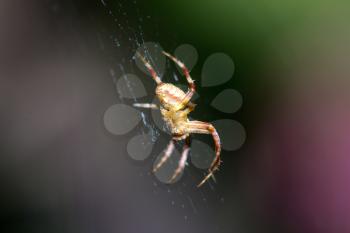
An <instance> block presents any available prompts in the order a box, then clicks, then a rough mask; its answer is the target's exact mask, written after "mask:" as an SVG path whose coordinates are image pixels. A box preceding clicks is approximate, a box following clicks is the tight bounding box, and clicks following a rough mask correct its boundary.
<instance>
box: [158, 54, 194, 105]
mask: <svg viewBox="0 0 350 233" xmlns="http://www.w3.org/2000/svg"><path fill="white" fill-rule="evenodd" d="M163 54H164V55H165V56H167V57H168V58H170V59H171V60H172V61H173V62H175V64H176V65H178V66H179V67H180V68H181V69H182V72H183V73H184V75H185V77H186V79H187V82H188V85H189V90H188V92H187V93H186V96H185V98H184V99H183V100H182V104H183V105H186V104H187V103H188V102H190V100H191V98H192V96H193V95H194V93H195V92H196V85H195V84H194V81H193V79H192V78H191V75H190V72H189V71H188V69H187V67H186V66H185V64H184V63H182V62H181V61H179V60H178V59H177V58H176V57H174V56H172V55H170V54H169V53H167V52H164V51H163Z"/></svg>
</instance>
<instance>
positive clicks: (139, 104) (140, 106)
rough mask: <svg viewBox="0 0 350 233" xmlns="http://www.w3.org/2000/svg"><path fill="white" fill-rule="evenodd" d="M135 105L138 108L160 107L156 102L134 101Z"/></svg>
mask: <svg viewBox="0 0 350 233" xmlns="http://www.w3.org/2000/svg"><path fill="white" fill-rule="evenodd" d="M133 106H134V107H136V108H151V109H159V107H158V106H157V105H156V104H149V103H134V104H133Z"/></svg>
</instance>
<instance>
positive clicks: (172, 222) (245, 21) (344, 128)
mask: <svg viewBox="0 0 350 233" xmlns="http://www.w3.org/2000/svg"><path fill="white" fill-rule="evenodd" d="M349 7H350V3H349V2H348V1H342V0H335V1H322V0H317V1H316V0H304V1H291V0H286V1H283V2H280V1H275V0H268V1H257V0H255V1H243V0H236V1H232V0H217V1H197V0H193V1H184V0H178V1H160V0H152V1H141V0H135V1H128V0H113V1H112V0H100V1H97V0H96V1H95V0H89V1H63V0H62V1H59V0H28V1H20V0H2V1H1V2H0V80H1V85H0V89H1V91H0V106H1V114H0V119H1V121H0V129H1V131H0V132H1V133H0V137H1V142H2V143H1V147H0V174H1V175H0V182H1V183H0V185H1V186H0V187H1V191H0V207H1V210H0V215H1V218H0V219H1V220H0V222H1V225H0V229H1V230H0V231H1V232H26V233H27V232H83V233H85V232H118V233H119V232H121V233H124V232H138V233H141V232H145V233H148V232H152V233H158V232H169V233H171V232H183V233H185V232H190V233H194V232H201V233H202V232H210V233H214V232H215V233H216V232H217V233H221V232H222V233H232V232H240V233H255V232H259V233H260V232H269V233H270V232H285V233H297V232H298V233H299V232H306V233H308V232H310V233H328V232H332V233H333V232H337V233H343V232H344V233H345V232H350V223H349V221H348V219H349V218H350V199H349V196H350V195H349V194H350V184H349V177H350V169H349V167H350V157H349V155H348V154H349V152H350V123H349V117H350V108H349V107H350V106H349V104H350V103H349V102H350V92H349V90H350V83H349V81H350V80H349V75H350V69H349V67H350V44H349V41H350V29H349V22H350V21H349V20H350V8H349ZM147 41H153V42H157V43H160V44H161V46H162V48H164V49H165V50H167V51H170V52H172V51H174V50H175V49H176V48H177V47H178V46H179V45H181V44H191V45H192V46H194V47H195V48H196V50H197V52H198V61H197V63H196V65H195V66H194V68H193V69H192V73H191V74H192V76H193V78H194V79H195V80H198V81H197V82H198V83H200V82H201V81H200V80H201V71H202V70H201V69H202V66H203V64H204V63H205V61H206V59H207V57H209V56H210V55H211V54H213V53H217V52H222V53H225V54H227V55H229V56H230V57H231V59H232V60H233V61H234V66H235V71H234V75H233V78H232V79H230V80H229V81H228V82H226V83H224V84H221V85H216V86H215V87H210V88H209V87H204V86H201V85H199V86H198V93H199V95H200V98H199V99H198V101H196V103H197V104H198V111H196V112H194V113H193V114H192V115H191V117H193V118H194V119H201V120H205V121H214V120H217V119H233V120H235V121H237V122H240V124H242V125H243V126H244V128H245V132H246V138H245V143H244V144H243V146H242V147H240V149H238V150H235V151H223V154H222V158H223V161H224V163H223V165H222V168H221V169H220V171H219V172H218V173H217V174H216V175H215V180H210V181H209V182H208V184H207V185H205V186H204V187H202V188H200V189H198V188H196V185H197V183H198V182H199V181H200V179H201V178H202V177H203V175H204V174H205V170H202V171H200V170H199V169H197V168H196V167H194V166H192V165H191V164H190V163H189V166H187V167H186V170H185V172H184V175H183V177H182V178H181V180H180V181H179V182H177V183H175V184H172V185H167V184H163V183H162V182H159V180H157V179H156V177H155V176H154V175H153V174H151V173H150V171H151V169H152V164H153V162H154V160H155V158H156V156H154V155H158V154H159V153H161V151H162V150H163V149H164V147H165V146H166V145H167V143H168V140H169V139H170V137H169V135H167V134H164V133H162V132H159V133H158V140H157V142H156V143H155V144H156V145H155V147H154V148H153V151H152V155H151V156H150V157H148V158H147V159H145V160H142V161H135V160H132V159H130V157H129V156H128V152H127V145H128V142H129V140H130V138H131V137H132V135H136V134H138V132H140V131H142V130H143V128H144V126H142V125H138V126H137V127H136V128H135V129H133V130H132V131H131V132H129V133H126V134H125V135H122V136H116V135H113V134H111V133H110V132H108V130H106V127H105V122H104V120H103V119H104V116H105V112H106V110H107V109H108V108H109V107H110V106H111V105H113V104H118V103H124V104H132V102H130V101H129V102H128V101H125V100H123V98H121V97H120V95H119V94H118V92H117V91H116V84H115V81H116V80H117V79H118V78H119V77H120V76H122V75H123V74H125V73H135V74H137V75H138V76H139V77H144V78H145V77H146V76H145V75H143V74H142V72H141V71H139V70H138V69H137V68H136V65H135V62H134V60H133V58H132V57H133V55H134V53H135V51H136V49H137V48H138V47H139V46H140V45H142V44H143V43H144V42H147ZM217 72H218V73H219V72H220V70H218V71H217ZM180 77H182V76H180ZM147 78H148V80H147V79H146V78H145V79H141V80H142V83H143V85H144V87H145V90H146V91H147V93H153V92H152V91H153V90H154V88H155V85H154V83H153V82H152V81H151V80H149V79H150V78H149V77H147ZM165 78H167V80H173V79H171V78H169V77H165ZM212 79H215V77H214V76H212ZM228 88H233V89H235V90H237V91H238V92H239V93H240V94H241V96H242V99H243V106H242V107H241V108H240V110H239V111H238V112H236V113H235V114H227V113H223V112H222V111H217V110H215V109H213V108H209V106H210V103H211V101H212V100H213V99H214V98H215V96H217V94H219V93H220V92H221V91H222V90H223V89H228ZM153 97H154V96H153V95H152V94H149V96H148V97H147V98H145V99H143V100H150V101H151V100H152V99H153ZM207 107H208V108H207ZM144 114H146V116H147V114H148V115H149V113H147V112H145V113H144ZM232 140H234V138H233V139H232Z"/></svg>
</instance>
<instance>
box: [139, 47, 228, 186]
mask: <svg viewBox="0 0 350 233" xmlns="http://www.w3.org/2000/svg"><path fill="white" fill-rule="evenodd" d="M163 54H164V55H165V56H167V57H169V58H170V59H171V60H173V61H174V62H175V63H176V64H177V65H178V66H179V67H180V68H181V69H182V72H183V73H184V75H185V77H186V79H187V82H188V84H189V90H188V91H187V93H185V92H183V91H182V90H181V89H180V88H178V87H176V86H174V85H173V84H171V83H163V82H162V80H161V79H160V77H159V76H158V75H157V73H156V72H155V70H154V69H153V67H152V66H151V64H150V63H149V62H148V61H147V60H146V59H145V58H144V57H143V56H142V55H141V54H139V53H137V56H138V57H139V58H140V59H141V60H142V62H143V63H144V64H145V66H146V68H147V69H148V71H149V72H150V74H151V75H152V77H153V79H154V80H155V81H156V83H157V88H156V95H157V97H158V99H159V102H160V106H157V105H154V104H139V103H138V104H134V106H136V107H142V108H153V109H160V112H161V114H162V117H163V119H164V121H165V122H166V124H167V125H168V127H169V129H170V131H171V134H172V140H171V141H170V143H169V145H168V147H167V149H166V150H165V152H164V156H163V157H162V158H161V159H160V161H159V162H158V164H157V165H156V166H155V167H154V170H153V171H154V172H155V171H157V170H158V169H159V168H160V167H161V166H162V165H163V164H164V163H165V162H166V161H167V160H168V159H169V157H170V155H171V153H172V152H173V150H174V147H175V146H174V142H175V141H178V140H185V146H184V149H183V152H182V155H181V158H180V161H179V165H178V167H177V169H176V170H175V172H174V175H173V176H172V177H171V179H170V182H171V181H174V180H175V179H176V177H177V176H178V175H179V174H180V173H181V171H182V170H183V169H184V167H185V164H186V160H187V156H188V153H189V150H190V140H189V136H190V134H192V133H199V134H211V135H212V137H213V139H214V142H215V158H214V160H213V162H212V163H211V165H210V168H209V174H208V175H207V176H206V177H205V178H204V179H203V180H202V181H201V182H200V183H199V185H198V186H201V185H202V184H204V183H205V181H207V180H208V179H209V178H210V177H211V176H212V175H213V173H214V172H215V171H216V170H217V169H218V167H219V165H220V163H221V160H220V153H221V144H220V137H219V135H218V133H217V131H216V129H215V128H214V126H213V125H212V124H210V123H207V122H202V121H190V120H189V119H188V117H187V116H188V114H189V113H190V112H191V111H193V110H194V107H195V104H193V103H192V102H191V98H192V96H193V94H194V93H195V91H196V87H195V84H194V82H193V80H192V78H191V76H190V73H189V71H188V69H187V68H186V66H185V65H184V64H183V63H182V62H180V61H179V60H178V59H176V58H175V57H173V56H172V55H170V54H168V53H166V52H163Z"/></svg>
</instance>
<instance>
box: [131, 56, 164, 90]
mask: <svg viewBox="0 0 350 233" xmlns="http://www.w3.org/2000/svg"><path fill="white" fill-rule="evenodd" d="M136 56H137V57H138V58H140V59H141V61H142V62H143V64H144V65H145V66H146V68H147V70H148V71H149V73H150V74H151V76H152V78H153V79H154V81H156V83H157V84H158V85H159V84H162V80H161V79H160V77H159V76H158V75H157V72H156V71H155V70H154V69H153V67H152V66H151V64H150V63H149V62H148V61H147V60H146V58H145V57H144V56H142V55H141V53H139V52H136Z"/></svg>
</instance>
